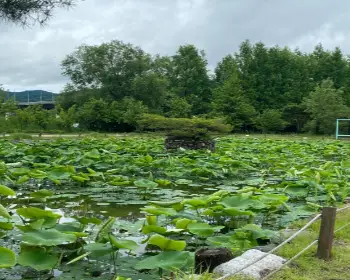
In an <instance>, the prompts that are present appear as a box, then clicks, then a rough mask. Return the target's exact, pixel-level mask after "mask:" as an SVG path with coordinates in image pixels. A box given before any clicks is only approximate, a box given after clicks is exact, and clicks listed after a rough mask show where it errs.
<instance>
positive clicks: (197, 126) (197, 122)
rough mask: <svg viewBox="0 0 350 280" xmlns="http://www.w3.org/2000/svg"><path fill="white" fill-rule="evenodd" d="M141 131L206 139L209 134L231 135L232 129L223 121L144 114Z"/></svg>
mask: <svg viewBox="0 0 350 280" xmlns="http://www.w3.org/2000/svg"><path fill="white" fill-rule="evenodd" d="M138 128H139V130H140V131H160V132H166V133H167V134H168V135H169V136H178V137H181V136H182V137H186V136H187V137H190V138H196V137H198V136H199V137H200V138H202V137H205V136H206V135H207V134H208V133H229V132H230V131H231V130H232V127H231V126H229V125H226V124H224V123H223V121H222V120H221V119H201V118H193V119H187V118H166V117H163V116H159V115H152V114H144V115H143V116H142V117H141V118H140V120H139V121H138Z"/></svg>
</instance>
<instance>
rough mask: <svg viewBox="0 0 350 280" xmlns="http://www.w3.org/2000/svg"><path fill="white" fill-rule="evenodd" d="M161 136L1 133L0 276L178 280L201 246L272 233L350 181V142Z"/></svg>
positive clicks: (237, 248) (249, 241)
mask: <svg viewBox="0 0 350 280" xmlns="http://www.w3.org/2000/svg"><path fill="white" fill-rule="evenodd" d="M163 143H164V139H162V138H128V137H126V138H106V139H102V140H101V139H94V138H83V139H69V140H68V139H57V140H49V141H48V140H40V141H39V140H38V141H10V140H0V199H1V200H0V203H1V204H0V238H1V239H0V279H53V278H54V279H124V277H125V279H129V278H130V279H145V280H147V279H160V278H161V277H163V278H164V279H173V278H174V275H175V274H178V271H180V270H182V271H186V270H189V271H190V270H191V269H193V266H194V265H193V262H194V252H195V251H196V250H197V249H199V248H210V247H226V248H230V249H231V250H232V252H233V253H234V254H240V253H241V252H242V251H244V250H246V249H249V248H252V247H255V246H258V245H264V244H268V243H270V242H278V240H279V235H278V232H279V230H281V229H283V228H286V227H288V225H289V224H290V223H292V222H294V221H296V220H298V219H302V218H306V217H309V216H311V215H313V214H314V213H316V212H317V211H319V209H320V208H321V207H322V205H334V204H338V203H342V202H343V201H344V200H345V199H346V198H347V197H348V193H349V190H350V188H349V183H348V181H349V177H350V158H349V154H350V148H349V147H350V146H349V144H348V143H347V142H341V141H331V140H307V139H305V140H269V139H254V138H234V137H223V138H219V139H217V150H216V152H215V153H212V152H209V151H187V150H179V151H177V152H172V153H167V152H166V151H165V150H164V146H163ZM167 277H168V278H167ZM169 277H170V278H169Z"/></svg>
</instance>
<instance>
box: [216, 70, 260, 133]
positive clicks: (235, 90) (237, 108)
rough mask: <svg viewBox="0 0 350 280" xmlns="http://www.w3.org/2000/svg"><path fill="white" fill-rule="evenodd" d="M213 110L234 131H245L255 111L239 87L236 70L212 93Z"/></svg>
mask: <svg viewBox="0 0 350 280" xmlns="http://www.w3.org/2000/svg"><path fill="white" fill-rule="evenodd" d="M214 108H215V110H216V111H217V112H218V113H220V114H222V115H223V117H224V118H225V119H226V121H227V123H229V124H231V125H232V126H233V128H234V129H243V130H246V128H247V126H249V125H251V124H252V118H253V117H254V116H255V114H256V111H255V109H254V107H253V106H252V105H251V104H250V102H249V100H248V98H247V97H245V95H244V91H243V89H242V87H241V85H240V80H239V77H238V72H237V70H236V71H235V72H233V73H232V74H231V76H230V78H229V79H228V80H226V81H225V83H224V84H223V85H222V86H220V87H218V88H217V89H215V91H214Z"/></svg>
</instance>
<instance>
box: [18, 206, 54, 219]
mask: <svg viewBox="0 0 350 280" xmlns="http://www.w3.org/2000/svg"><path fill="white" fill-rule="evenodd" d="M16 212H17V214H18V215H21V216H22V217H24V218H28V219H41V218H54V219H58V218H61V215H58V214H55V213H53V212H52V211H49V210H43V209H40V208H36V207H28V208H19V209H17V210H16Z"/></svg>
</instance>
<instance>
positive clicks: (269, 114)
mask: <svg viewBox="0 0 350 280" xmlns="http://www.w3.org/2000/svg"><path fill="white" fill-rule="evenodd" d="M256 125H257V127H258V128H259V129H261V131H262V132H263V133H265V134H266V133H268V132H277V131H281V130H283V129H284V128H285V126H286V125H287V123H286V122H285V121H284V120H283V118H282V114H281V112H280V111H278V110H274V109H268V110H265V111H264V112H263V113H262V114H261V115H259V116H258V117H257V118H256Z"/></svg>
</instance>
